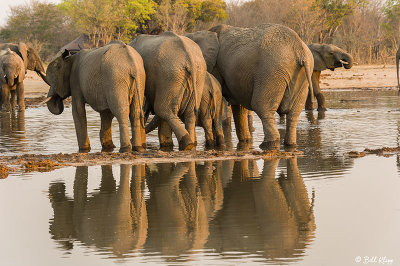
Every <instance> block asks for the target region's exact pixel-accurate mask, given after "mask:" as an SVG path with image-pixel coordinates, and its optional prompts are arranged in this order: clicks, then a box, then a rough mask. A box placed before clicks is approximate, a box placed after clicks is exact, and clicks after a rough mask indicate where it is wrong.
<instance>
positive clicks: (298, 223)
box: [205, 158, 316, 264]
mask: <svg viewBox="0 0 400 266" xmlns="http://www.w3.org/2000/svg"><path fill="white" fill-rule="evenodd" d="M285 161H286V162H285ZM285 161H283V162H284V163H285V164H286V167H285V166H284V165H285V164H282V168H281V169H282V173H281V174H278V176H277V173H276V172H277V169H279V168H278V164H279V159H273V160H264V162H263V164H264V166H263V170H262V172H261V173H260V172H259V171H258V165H259V164H257V161H255V160H237V161H234V167H233V173H232V179H231V181H230V183H228V184H227V186H226V187H225V188H224V191H223V193H224V201H223V209H222V210H220V211H219V212H218V213H216V214H215V216H214V218H213V220H212V222H210V226H209V231H210V236H209V239H208V241H207V245H206V246H205V248H207V249H211V250H218V252H219V253H224V252H228V251H232V250H235V251H237V252H242V251H243V252H246V254H249V255H251V254H257V255H258V256H261V257H264V258H265V259H267V260H268V262H269V263H272V264H279V263H282V258H285V259H287V258H296V257H298V256H299V254H302V253H303V252H304V251H305V250H306V249H307V246H308V244H309V243H310V242H312V241H313V238H314V233H315V229H316V225H315V218H314V199H315V194H314V193H312V195H311V200H310V199H309V194H308V192H307V189H306V186H305V184H304V180H303V178H302V177H301V174H300V172H299V168H298V165H297V158H290V159H288V160H285ZM284 172H286V174H284ZM243 247H245V248H243ZM300 256H301V255H300Z"/></svg>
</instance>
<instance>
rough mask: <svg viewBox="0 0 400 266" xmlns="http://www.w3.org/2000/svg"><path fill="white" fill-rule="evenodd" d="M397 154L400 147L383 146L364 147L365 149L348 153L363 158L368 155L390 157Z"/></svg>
mask: <svg viewBox="0 0 400 266" xmlns="http://www.w3.org/2000/svg"><path fill="white" fill-rule="evenodd" d="M396 154H400V147H392V148H390V147H383V148H379V149H368V148H366V149H364V151H351V152H349V153H348V155H349V157H351V158H361V157H364V156H366V155H377V156H385V157H390V156H393V155H396Z"/></svg>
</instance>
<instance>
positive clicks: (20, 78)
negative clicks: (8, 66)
mask: <svg viewBox="0 0 400 266" xmlns="http://www.w3.org/2000/svg"><path fill="white" fill-rule="evenodd" d="M17 59H18V60H19V61H20V67H21V68H20V70H19V73H18V82H19V83H22V82H23V81H24V79H25V72H26V70H25V66H24V62H23V61H22V60H21V59H20V58H19V57H18V58H17Z"/></svg>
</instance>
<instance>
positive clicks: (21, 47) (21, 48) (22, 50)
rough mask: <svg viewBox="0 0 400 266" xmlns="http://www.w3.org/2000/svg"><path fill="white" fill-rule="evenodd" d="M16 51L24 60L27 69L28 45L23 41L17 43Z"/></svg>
mask: <svg viewBox="0 0 400 266" xmlns="http://www.w3.org/2000/svg"><path fill="white" fill-rule="evenodd" d="M18 51H19V53H20V55H21V57H22V60H23V61H24V66H25V70H26V69H28V47H27V45H26V44H25V43H23V42H20V43H18Z"/></svg>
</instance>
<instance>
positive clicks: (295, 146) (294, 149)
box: [284, 141, 297, 152]
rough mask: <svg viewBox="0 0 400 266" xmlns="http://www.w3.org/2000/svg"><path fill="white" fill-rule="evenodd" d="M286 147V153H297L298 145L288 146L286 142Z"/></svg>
mask: <svg viewBox="0 0 400 266" xmlns="http://www.w3.org/2000/svg"><path fill="white" fill-rule="evenodd" d="M284 145H285V151H288V152H293V151H296V148H297V144H296V143H294V144H293V143H291V144H288V143H286V141H285V142H284Z"/></svg>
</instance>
